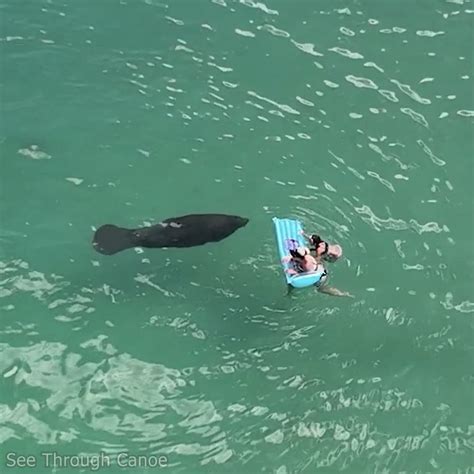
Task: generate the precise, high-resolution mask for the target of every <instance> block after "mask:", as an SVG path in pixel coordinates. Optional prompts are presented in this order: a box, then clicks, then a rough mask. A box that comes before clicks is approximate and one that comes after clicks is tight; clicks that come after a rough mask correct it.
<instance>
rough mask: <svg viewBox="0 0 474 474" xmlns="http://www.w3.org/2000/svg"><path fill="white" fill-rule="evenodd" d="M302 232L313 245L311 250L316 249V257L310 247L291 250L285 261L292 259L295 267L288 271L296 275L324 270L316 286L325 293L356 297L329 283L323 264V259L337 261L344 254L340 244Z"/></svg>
mask: <svg viewBox="0 0 474 474" xmlns="http://www.w3.org/2000/svg"><path fill="white" fill-rule="evenodd" d="M301 234H302V235H303V236H305V237H306V238H307V239H308V241H309V243H310V244H311V245H312V246H313V248H312V249H311V250H313V251H314V253H315V257H313V256H312V255H311V251H310V249H309V248H308V247H299V248H298V249H296V250H290V255H289V256H286V257H284V258H283V263H288V262H289V261H291V262H292V263H293V264H294V266H295V268H296V270H295V269H288V270H287V273H288V274H290V275H296V274H298V273H302V272H317V271H322V275H321V278H320V280H319V281H318V283H316V285H315V287H316V289H317V290H318V291H319V292H320V293H325V294H327V295H331V296H348V297H350V298H354V296H353V295H351V294H350V293H349V292H347V291H341V290H339V289H337V288H334V287H332V286H328V285H327V280H328V277H329V274H328V271H327V269H326V267H325V265H324V264H323V261H329V262H335V261H336V260H337V259H339V258H340V257H341V256H342V248H341V246H340V245H331V244H328V243H327V242H325V241H324V240H322V239H321V238H320V237H319V236H318V235H314V234H313V235H311V236H308V235H306V234H305V233H304V232H303V231H301Z"/></svg>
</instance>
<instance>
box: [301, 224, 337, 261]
mask: <svg viewBox="0 0 474 474" xmlns="http://www.w3.org/2000/svg"><path fill="white" fill-rule="evenodd" d="M301 235H303V236H304V237H306V239H307V240H308V242H309V243H310V245H312V248H311V250H312V251H313V252H314V253H315V255H316V258H317V259H319V260H325V261H327V262H335V261H336V260H338V259H339V258H341V257H342V247H341V246H340V245H333V244H329V243H328V242H326V241H325V240H322V239H321V237H320V236H319V235H316V234H312V235H307V234H305V233H304V231H301Z"/></svg>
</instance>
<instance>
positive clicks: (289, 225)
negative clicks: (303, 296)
mask: <svg viewBox="0 0 474 474" xmlns="http://www.w3.org/2000/svg"><path fill="white" fill-rule="evenodd" d="M273 224H274V226H275V233H276V239H277V245H278V255H279V257H280V263H281V265H282V268H283V271H284V274H285V278H286V282H287V283H288V285H291V286H292V287H294V288H306V287H308V286H312V285H316V284H318V283H319V281H320V280H321V277H322V275H323V273H324V268H322V267H321V268H322V269H321V271H317V272H307V273H298V274H296V275H289V274H288V273H287V272H286V270H288V269H290V268H293V265H292V263H291V262H289V263H283V262H282V261H281V260H282V259H283V257H286V256H287V255H289V254H290V249H296V248H298V247H307V242H306V240H305V238H304V236H303V235H301V230H302V229H303V227H302V225H301V222H300V221H297V220H294V219H278V218H277V217H274V218H273Z"/></svg>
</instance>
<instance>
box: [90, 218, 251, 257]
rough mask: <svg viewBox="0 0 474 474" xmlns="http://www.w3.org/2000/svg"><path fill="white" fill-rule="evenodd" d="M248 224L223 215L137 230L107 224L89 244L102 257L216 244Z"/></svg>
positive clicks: (183, 219) (245, 219)
mask: <svg viewBox="0 0 474 474" xmlns="http://www.w3.org/2000/svg"><path fill="white" fill-rule="evenodd" d="M248 221H249V220H248V219H247V218H245V217H239V216H229V215H226V214H189V215H186V216H181V217H171V218H169V219H166V220H164V221H161V222H160V223H158V224H155V225H153V226H151V227H141V228H139V229H124V228H123V227H117V226H115V225H112V224H106V225H103V226H101V227H100V228H99V229H97V231H96V232H95V234H94V239H93V241H92V245H93V246H94V248H95V249H96V250H97V252H100V253H102V254H104V255H113V254H114V253H117V252H120V251H122V250H126V249H129V248H132V247H146V248H163V247H177V248H183V247H196V246H198V245H204V244H206V243H208V242H219V241H220V240H223V239H225V238H226V237H228V236H229V235H231V234H233V233H234V232H235V231H236V230H237V229H240V228H241V227H244V226H245V225H246V224H247V223H248Z"/></svg>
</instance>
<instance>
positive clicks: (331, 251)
mask: <svg viewBox="0 0 474 474" xmlns="http://www.w3.org/2000/svg"><path fill="white" fill-rule="evenodd" d="M341 257H342V247H341V246H340V245H328V252H327V260H331V261H333V262H334V261H336V260H338V259H339V258H341Z"/></svg>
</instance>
